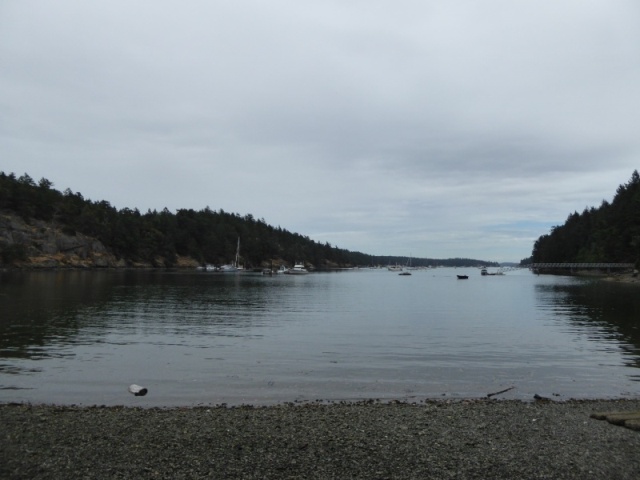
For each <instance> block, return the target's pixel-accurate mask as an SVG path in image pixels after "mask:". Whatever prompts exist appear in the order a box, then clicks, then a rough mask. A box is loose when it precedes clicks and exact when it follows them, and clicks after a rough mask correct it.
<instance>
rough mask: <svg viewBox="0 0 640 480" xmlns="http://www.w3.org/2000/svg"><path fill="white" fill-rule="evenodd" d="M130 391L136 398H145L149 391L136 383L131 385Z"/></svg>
mask: <svg viewBox="0 0 640 480" xmlns="http://www.w3.org/2000/svg"><path fill="white" fill-rule="evenodd" d="M129 391H130V392H131V393H133V394H134V395H135V396H136V397H144V396H145V395H146V394H147V389H146V388H145V387H141V386H140V385H136V384H135V383H133V384H131V385H129Z"/></svg>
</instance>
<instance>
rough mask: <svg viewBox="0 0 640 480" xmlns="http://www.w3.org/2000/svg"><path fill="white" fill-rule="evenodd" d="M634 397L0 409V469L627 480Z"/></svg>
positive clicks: (53, 474)
mask: <svg viewBox="0 0 640 480" xmlns="http://www.w3.org/2000/svg"><path fill="white" fill-rule="evenodd" d="M612 411H625V412H630V411H640V399H634V400H601V401H598V400H572V401H567V402H550V401H532V402H521V401H511V400H508V401H501V400H495V399H478V400H457V401H430V400H427V401H425V402H422V403H416V404H409V403H400V402H391V403H378V402H358V403H332V404H317V403H311V404H302V405H293V404H283V405H278V406H269V407H251V406H240V407H225V406H216V407H196V408H147V409H143V408H132V407H97V406H95V407H76V406H47V405H29V404H3V405H0V425H2V427H1V430H0V458H1V459H2V462H0V478H3V479H27V478H28V479H62V478H64V479H79V478H90V479H116V478H136V479H146V478H172V479H180V478H183V479H198V478H214V479H215V478H220V479H228V478H237V479H345V478H350V479H447V478H455V479H510V480H513V479H580V480H585V479H609V480H612V479H638V478H640V431H636V430H633V429H630V428H625V427H622V426H618V425H613V424H611V423H609V422H607V421H602V420H596V419H594V418H592V417H591V415H592V414H594V413H595V412H612Z"/></svg>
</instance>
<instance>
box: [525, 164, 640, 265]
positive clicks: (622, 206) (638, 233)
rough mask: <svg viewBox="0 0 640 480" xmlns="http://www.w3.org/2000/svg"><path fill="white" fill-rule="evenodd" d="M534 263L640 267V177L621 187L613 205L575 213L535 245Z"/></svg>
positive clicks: (635, 176)
mask: <svg viewBox="0 0 640 480" xmlns="http://www.w3.org/2000/svg"><path fill="white" fill-rule="evenodd" d="M531 260H532V261H533V262H535V263H541V262H553V263H557V262H580V263H591V262H623V263H636V266H639V265H638V264H639V263H640V176H639V175H638V171H637V170H636V171H634V172H633V174H632V175H631V179H630V180H629V182H627V183H626V184H624V185H620V186H619V187H618V189H617V191H616V194H615V197H614V198H613V200H612V201H611V202H610V203H609V202H607V201H606V200H603V202H602V205H600V207H599V208H594V207H591V208H585V210H584V211H583V212H582V213H578V212H574V213H572V214H571V215H569V217H568V218H567V221H566V222H565V223H564V225H562V226H556V227H553V228H552V229H551V233H549V234H548V235H543V236H541V237H540V238H538V240H537V241H536V242H535V245H534V247H533V253H532V258H531Z"/></svg>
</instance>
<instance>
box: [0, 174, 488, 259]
mask: <svg viewBox="0 0 640 480" xmlns="http://www.w3.org/2000/svg"><path fill="white" fill-rule="evenodd" d="M0 210H5V211H12V212H14V213H16V214H18V215H19V216H21V217H22V218H23V219H24V220H25V221H27V222H28V221H29V220H30V219H38V220H44V221H48V222H54V223H55V224H56V225H59V226H60V228H61V229H62V231H63V232H64V233H65V234H68V235H75V233H76V232H78V233H82V234H84V235H87V236H90V237H93V238H96V239H97V240H100V242H102V244H103V245H105V247H107V248H108V249H109V250H110V251H111V252H112V253H113V254H114V255H116V257H118V258H121V259H125V260H126V261H128V262H130V263H134V262H138V261H141V262H146V263H150V264H152V265H155V266H159V267H172V266H174V265H175V264H176V262H177V258H178V256H184V257H190V258H193V259H195V260H196V261H198V262H199V263H201V264H203V265H204V264H214V265H219V264H223V263H228V262H229V260H231V259H232V258H234V257H235V252H236V246H237V242H238V238H240V239H241V257H242V259H241V260H242V262H243V263H244V265H245V266H246V267H260V266H262V265H264V264H265V263H266V264H268V262H270V261H272V260H276V261H284V262H287V263H289V264H292V263H294V262H296V261H306V262H309V263H311V264H313V265H314V266H315V267H316V268H332V267H349V266H373V265H387V264H396V263H398V264H403V265H404V264H406V263H407V262H408V258H407V257H398V256H385V257H381V256H373V255H367V254H364V253H361V252H352V251H349V250H345V249H341V248H338V247H336V246H332V245H331V244H330V243H328V242H326V243H320V242H316V241H314V240H312V239H310V238H309V237H307V236H303V235H300V234H298V233H293V232H289V231H287V230H286V229H283V228H281V227H279V226H278V227H273V226H271V225H268V224H267V223H266V222H265V220H264V219H256V218H254V217H253V215H251V214H247V215H244V216H241V215H240V214H237V213H228V212H225V211H224V210H222V209H219V210H217V211H214V210H212V209H210V208H209V207H206V208H204V209H202V210H193V209H179V210H177V211H176V212H175V213H173V212H171V211H169V210H168V209H166V208H165V209H163V210H161V211H156V210H149V211H147V212H146V213H141V212H140V211H138V209H130V208H123V209H120V210H118V209H116V208H115V207H113V206H112V205H111V204H110V203H109V202H108V201H105V200H101V201H91V200H89V199H85V198H84V197H83V196H82V194H81V193H79V192H73V191H72V190H70V189H68V188H67V189H66V190H65V191H64V192H60V191H58V190H56V189H55V188H53V183H52V182H50V181H49V180H47V179H45V178H43V179H41V180H40V181H39V182H36V181H34V180H33V178H32V177H30V176H29V175H28V174H26V173H25V174H24V175H22V176H20V177H17V176H16V175H15V174H14V173H10V174H5V173H4V172H0ZM14 247H16V246H15V245H14V246H10V245H0V251H2V252H3V259H4V261H5V263H10V260H11V256H12V255H11V252H12V248H14ZM14 253H15V252H14ZM14 256H15V255H14ZM159 261H160V262H162V263H161V264H158V262H159ZM411 264H412V265H413V266H429V265H433V266H469V265H479V264H486V265H495V263H493V262H484V261H481V260H473V259H460V258H456V259H447V260H437V259H427V258H416V259H412V260H411Z"/></svg>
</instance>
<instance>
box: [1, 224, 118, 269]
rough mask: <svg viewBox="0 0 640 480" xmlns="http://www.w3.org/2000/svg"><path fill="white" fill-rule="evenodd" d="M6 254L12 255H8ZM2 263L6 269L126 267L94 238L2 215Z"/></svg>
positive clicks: (53, 226)
mask: <svg viewBox="0 0 640 480" xmlns="http://www.w3.org/2000/svg"><path fill="white" fill-rule="evenodd" d="M7 252H11V255H8V254H7ZM0 253H3V255H2V256H1V257H0V262H2V264H3V266H14V267H30V268H54V267H76V268H107V267H112V268H116V267H126V266H127V264H126V262H125V261H124V260H123V259H118V258H116V256H115V255H113V254H112V253H111V252H109V251H108V249H107V248H106V247H105V246H104V245H103V244H102V242H100V241H99V240H96V239H95V238H91V237H88V236H86V235H83V234H80V233H75V234H69V233H65V232H63V231H62V228H61V227H60V225H57V224H56V223H55V222H44V221H41V220H31V221H29V222H26V221H25V220H24V219H22V218H20V217H19V216H17V215H14V214H11V213H6V212H1V213H0Z"/></svg>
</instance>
